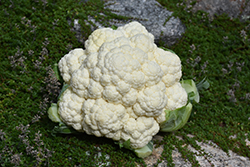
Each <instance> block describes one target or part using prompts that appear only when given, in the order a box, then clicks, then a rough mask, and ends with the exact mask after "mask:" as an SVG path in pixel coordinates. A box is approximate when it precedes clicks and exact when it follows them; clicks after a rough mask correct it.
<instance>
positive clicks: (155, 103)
mask: <svg viewBox="0 0 250 167" xmlns="http://www.w3.org/2000/svg"><path fill="white" fill-rule="evenodd" d="M85 47H86V50H83V49H74V50H73V51H70V52H69V54H67V55H65V56H64V57H63V58H62V59H61V60H60V61H59V64H58V67H59V70H60V73H61V75H62V78H63V79H64V81H65V82H66V84H68V85H69V87H68V88H67V89H66V91H65V92H63V93H62V95H61V97H60V99H59V101H58V106H59V108H58V113H59V115H60V119H61V120H62V122H64V123H65V124H67V125H68V126H72V127H73V128H74V129H76V130H77V131H80V132H83V131H84V132H86V133H87V134H90V135H95V136H98V137H100V136H105V137H107V138H112V139H113V140H116V141H118V142H121V143H122V142H126V141H128V140H129V141H130V146H131V148H132V149H140V148H142V147H144V146H146V145H147V144H148V143H149V142H150V141H151V140H152V137H153V136H154V135H155V134H156V133H158V132H159V130H160V125H161V126H162V123H165V122H166V121H167V120H166V118H168V117H166V113H165V110H168V111H174V110H176V109H178V108H181V107H183V106H186V104H187V101H188V96H187V93H186V91H185V90H184V88H183V87H182V86H181V84H180V78H181V75H182V72H181V61H180V59H179V57H178V56H177V55H176V54H175V53H173V52H171V51H165V50H163V49H161V48H158V47H157V46H156V45H155V44H154V37H153V35H152V34H150V33H149V32H148V31H147V30H146V29H145V27H144V26H142V25H141V24H140V23H138V22H132V23H129V24H127V25H125V26H123V27H119V28H118V29H117V30H112V29H111V28H102V29H98V30H95V31H94V32H93V33H92V34H91V35H90V36H89V38H88V40H87V41H86V42H85Z"/></svg>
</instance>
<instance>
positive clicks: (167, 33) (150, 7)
mask: <svg viewBox="0 0 250 167" xmlns="http://www.w3.org/2000/svg"><path fill="white" fill-rule="evenodd" d="M106 5H107V6H106V8H108V9H111V10H112V11H113V12H114V13H115V14H117V15H122V16H129V17H133V18H135V19H136V20H137V21H138V22H140V23H141V24H142V25H144V26H145V27H146V29H147V30H148V31H149V32H150V33H152V34H153V35H154V36H155V42H156V43H157V42H159V40H160V39H161V40H162V41H164V42H165V43H166V44H167V45H168V46H171V45H173V44H174V43H176V41H177V40H178V39H180V38H181V36H182V34H183V33H184V32H185V27H184V25H183V24H182V23H181V21H180V19H179V18H175V17H173V16H171V15H172V13H173V12H170V11H168V10H167V9H166V8H164V7H162V6H161V5H160V4H159V3H158V2H157V1H156V0H126V1H124V0H108V1H107V2H106ZM138 19H139V20H138ZM128 22H131V20H130V21H122V22H120V21H118V22H117V20H114V21H113V23H112V24H113V25H115V26H122V25H124V24H126V23H128Z"/></svg>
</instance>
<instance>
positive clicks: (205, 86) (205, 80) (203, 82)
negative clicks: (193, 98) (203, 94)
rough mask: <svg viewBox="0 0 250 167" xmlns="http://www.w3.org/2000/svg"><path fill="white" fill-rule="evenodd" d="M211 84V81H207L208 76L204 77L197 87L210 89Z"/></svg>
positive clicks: (199, 89)
mask: <svg viewBox="0 0 250 167" xmlns="http://www.w3.org/2000/svg"><path fill="white" fill-rule="evenodd" d="M209 86H210V84H209V82H208V81H207V79H206V78H204V79H203V80H202V81H201V82H199V83H198V84H197V85H196V87H197V89H198V91H201V90H203V89H208V88H209Z"/></svg>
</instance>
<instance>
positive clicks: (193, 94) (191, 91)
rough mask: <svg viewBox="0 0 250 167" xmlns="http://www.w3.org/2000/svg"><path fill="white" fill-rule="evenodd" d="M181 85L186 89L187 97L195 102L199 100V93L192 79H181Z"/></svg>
mask: <svg viewBox="0 0 250 167" xmlns="http://www.w3.org/2000/svg"><path fill="white" fill-rule="evenodd" d="M180 83H181V86H182V87H183V88H184V89H185V90H186V92H187V94H188V99H189V100H190V101H191V102H192V101H195V102H196V103H199V102H200V95H199V92H198V89H197V87H196V85H195V82H194V81H193V80H192V79H188V80H182V81H181V82H180Z"/></svg>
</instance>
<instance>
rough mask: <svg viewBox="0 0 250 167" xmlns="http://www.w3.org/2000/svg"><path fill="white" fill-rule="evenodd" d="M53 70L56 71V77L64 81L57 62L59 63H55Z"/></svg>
mask: <svg viewBox="0 0 250 167" xmlns="http://www.w3.org/2000/svg"><path fill="white" fill-rule="evenodd" d="M53 71H54V73H55V75H56V78H57V79H58V80H59V81H62V77H61V75H60V71H59V69H58V64H57V63H55V64H54V67H53Z"/></svg>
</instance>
